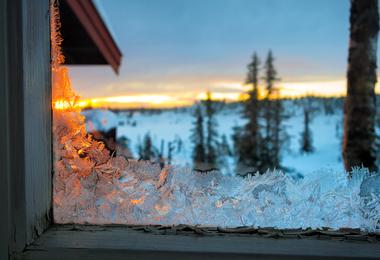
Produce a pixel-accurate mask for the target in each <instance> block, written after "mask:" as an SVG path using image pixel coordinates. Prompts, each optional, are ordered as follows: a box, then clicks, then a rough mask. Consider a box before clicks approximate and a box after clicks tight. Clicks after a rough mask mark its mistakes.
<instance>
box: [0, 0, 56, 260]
mask: <svg viewBox="0 0 380 260" xmlns="http://www.w3.org/2000/svg"><path fill="white" fill-rule="evenodd" d="M0 7H1V8H0V9H1V11H0V12H1V13H0V16H1V18H0V19H1V27H0V37H1V41H0V42H1V44H2V46H1V52H0V71H1V72H0V73H1V74H0V75H1V84H2V85H1V95H0V120H1V121H0V122H1V124H2V125H1V127H0V129H1V130H0V131H1V132H0V147H1V154H0V158H1V162H0V165H1V166H0V167H1V174H0V175H1V179H0V185H1V186H0V198H1V204H0V205H1V211H2V213H1V214H0V222H1V240H0V259H7V258H8V254H13V253H14V252H18V251H20V250H23V249H24V248H25V246H26V245H27V244H28V243H30V242H32V241H33V239H34V238H36V237H37V235H38V234H39V233H41V232H42V231H43V230H44V229H45V228H46V227H47V226H48V224H49V223H50V217H49V215H50V209H51V206H50V205H51V94H50V91H51V90H50V89H51V80H50V73H51V71H50V29H49V0H1V6H0ZM5 251H6V252H5Z"/></svg>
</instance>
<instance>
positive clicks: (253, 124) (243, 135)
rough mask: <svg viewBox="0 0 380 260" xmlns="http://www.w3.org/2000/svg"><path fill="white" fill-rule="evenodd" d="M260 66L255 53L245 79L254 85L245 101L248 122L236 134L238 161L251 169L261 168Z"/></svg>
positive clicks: (244, 113) (244, 112) (245, 113)
mask: <svg viewBox="0 0 380 260" xmlns="http://www.w3.org/2000/svg"><path fill="white" fill-rule="evenodd" d="M259 67H260V60H259V58H258V56H257V54H256V53H254V54H253V56H252V61H251V63H249V64H248V66H247V68H248V73H247V79H246V81H245V84H250V85H251V86H252V88H251V89H250V91H249V92H248V99H247V101H245V102H244V110H243V117H244V118H246V119H247V124H246V125H245V126H244V127H243V128H242V129H236V130H237V131H236V132H235V136H234V139H235V146H236V149H237V155H238V163H239V164H242V165H244V167H248V168H251V169H250V170H251V171H257V170H259V166H260V141H261V135H260V125H259V117H260V106H259V99H258V98H259Z"/></svg>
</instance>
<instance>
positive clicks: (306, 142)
mask: <svg viewBox="0 0 380 260" xmlns="http://www.w3.org/2000/svg"><path fill="white" fill-rule="evenodd" d="M302 107H303V115H304V117H303V124H304V129H303V131H302V133H301V140H300V143H301V149H300V150H301V153H312V152H313V151H314V147H313V137H312V133H311V129H310V123H311V116H312V115H311V113H312V107H311V101H310V98H305V100H304V102H303V104H302Z"/></svg>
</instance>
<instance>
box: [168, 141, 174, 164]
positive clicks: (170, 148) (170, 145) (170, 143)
mask: <svg viewBox="0 0 380 260" xmlns="http://www.w3.org/2000/svg"><path fill="white" fill-rule="evenodd" d="M173 151H174V145H173V142H168V165H171V163H172V159H173Z"/></svg>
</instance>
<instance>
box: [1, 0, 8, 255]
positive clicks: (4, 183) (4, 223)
mask: <svg viewBox="0 0 380 260" xmlns="http://www.w3.org/2000/svg"><path fill="white" fill-rule="evenodd" d="M6 18H7V1H5V0H1V1H0V82H1V83H0V84H1V85H0V122H2V124H3V126H2V127H0V206H1V211H2V212H1V213H0V259H7V258H8V241H9V231H10V230H9V194H8V193H9V191H8V183H9V175H8V173H9V163H8V161H9V159H8V147H9V144H8V134H9V131H8V128H7V127H6V123H7V122H8V111H7V107H8V99H7V97H8V89H7V88H6V87H5V86H7V85H8V82H7V81H8V77H7V68H8V64H7V42H6V39H7V19H6Z"/></svg>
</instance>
